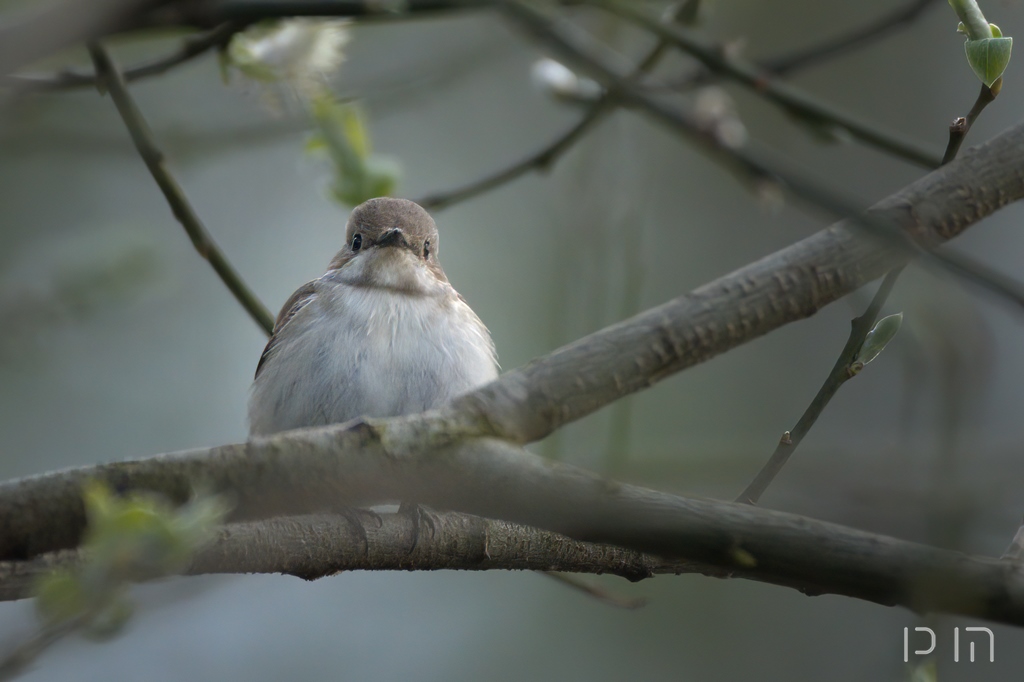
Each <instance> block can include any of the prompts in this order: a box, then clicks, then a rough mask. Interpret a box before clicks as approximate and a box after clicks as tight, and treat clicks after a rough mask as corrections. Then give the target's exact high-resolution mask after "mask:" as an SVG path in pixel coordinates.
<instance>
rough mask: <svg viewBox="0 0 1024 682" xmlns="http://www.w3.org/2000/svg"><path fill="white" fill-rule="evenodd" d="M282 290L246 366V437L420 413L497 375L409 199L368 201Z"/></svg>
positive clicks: (489, 350)
mask: <svg viewBox="0 0 1024 682" xmlns="http://www.w3.org/2000/svg"><path fill="white" fill-rule="evenodd" d="M345 240H346V243H345V247H344V248H343V249H342V250H341V251H339V252H338V255H336V256H335V257H334V260H332V261H331V264H330V266H329V267H328V269H327V272H326V273H324V275H323V276H322V277H320V278H319V279H315V280H313V281H312V282H309V283H308V284H306V285H304V286H302V287H300V288H299V290H298V291H296V292H295V293H294V294H292V296H291V298H289V299H288V301H287V303H285V305H284V307H283V308H282V309H281V313H280V314H279V315H278V317H277V323H276V324H275V325H274V333H273V336H271V338H270V342H269V343H268V344H267V347H266V349H265V350H264V351H263V355H262V357H260V361H259V365H258V366H257V367H256V379H255V381H254V382H253V386H252V392H251V394H250V398H249V432H250V435H253V436H258V435H266V434H270V433H275V432H277V431H284V430H287V429H294V428H299V427H303V426H318V425H323V424H335V423H339V422H344V421H348V420H350V419H353V418H355V417H360V416H366V417H390V416H397V415H401V414H410V413H414V412H421V411H423V410H427V409H430V408H433V407H437V406H439V405H441V404H443V403H445V402H447V401H448V400H450V399H451V398H453V397H455V396H457V395H459V394H461V393H465V392H466V391H468V390H470V389H472V388H474V387H476V386H479V385H481V384H485V383H487V382H489V381H491V380H492V379H494V378H496V377H497V375H498V366H497V361H496V358H495V353H494V343H493V342H492V341H491V336H490V333H489V332H488V331H487V328H486V327H485V326H484V325H483V323H482V322H481V321H480V318H478V317H477V316H476V314H475V313H474V312H473V310H472V309H471V308H470V307H469V305H467V304H466V302H465V301H464V300H463V298H462V296H460V295H459V293H458V292H457V291H455V289H454V288H453V287H452V285H451V284H449V283H448V278H447V277H445V274H444V270H442V269H441V264H440V263H439V262H438V260H437V255H438V247H439V246H440V244H439V243H438V235H437V226H436V225H435V224H434V220H433V219H432V218H431V217H430V215H429V214H428V213H427V212H426V211H425V210H423V208H421V207H420V206H419V205H418V204H416V203H414V202H412V201H407V200H405V199H391V198H378V199H371V200H369V201H367V202H365V203H363V204H360V205H359V206H357V207H356V208H355V209H354V210H353V211H352V214H351V215H350V216H349V219H348V226H347V228H346V234H345Z"/></svg>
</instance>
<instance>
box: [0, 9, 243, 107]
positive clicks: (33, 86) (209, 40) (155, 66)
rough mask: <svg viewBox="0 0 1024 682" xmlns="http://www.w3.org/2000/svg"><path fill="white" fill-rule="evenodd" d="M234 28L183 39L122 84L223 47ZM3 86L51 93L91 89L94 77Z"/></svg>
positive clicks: (38, 78) (130, 70)
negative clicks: (83, 88)
mask: <svg viewBox="0 0 1024 682" xmlns="http://www.w3.org/2000/svg"><path fill="white" fill-rule="evenodd" d="M238 28H239V27H238V25H237V24H231V23H224V24H221V25H220V26H218V27H216V28H214V29H213V30H211V31H206V32H204V33H202V34H200V35H195V36H189V37H187V38H185V39H184V40H183V41H182V42H181V45H180V46H179V47H178V48H177V49H176V50H174V51H173V52H171V53H169V54H166V55H162V56H160V57H155V58H153V59H151V60H149V61H146V62H143V63H140V64H136V65H134V66H129V67H127V68H125V69H124V70H123V71H122V73H121V75H122V77H123V78H124V81H125V82H126V83H131V82H132V81H136V80H141V79H143V78H149V77H151V76H158V75H160V74H162V73H166V72H167V71H169V70H170V69H173V68H174V67H176V66H180V65H181V64H184V63H186V62H189V61H191V60H193V59H195V58H196V57H200V56H202V55H204V54H206V53H207V52H209V51H210V50H212V49H214V48H220V47H223V46H224V45H226V44H227V42H228V41H229V40H230V39H231V36H233V35H234V34H235V33H236V32H237V31H238ZM4 84H5V85H8V86H10V87H12V88H15V89H16V90H18V91H33V92H34V91H52V90H67V89H71V88H82V87H89V86H95V85H96V84H97V80H96V73H95V72H93V71H84V70H81V71H79V70H71V69H68V70H64V71H59V72H57V73H53V74H15V75H11V76H7V78H6V79H4Z"/></svg>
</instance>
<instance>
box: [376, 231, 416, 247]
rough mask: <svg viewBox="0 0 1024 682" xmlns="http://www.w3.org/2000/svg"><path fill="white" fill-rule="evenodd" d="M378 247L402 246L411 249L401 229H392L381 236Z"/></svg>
mask: <svg viewBox="0 0 1024 682" xmlns="http://www.w3.org/2000/svg"><path fill="white" fill-rule="evenodd" d="M377 246H400V247H404V248H409V242H408V240H406V238H405V233H404V232H402V230H401V229H400V228H397V227H392V228H391V229H390V230H387V231H386V232H385V233H384V234H382V235H381V236H380V239H378V240H377Z"/></svg>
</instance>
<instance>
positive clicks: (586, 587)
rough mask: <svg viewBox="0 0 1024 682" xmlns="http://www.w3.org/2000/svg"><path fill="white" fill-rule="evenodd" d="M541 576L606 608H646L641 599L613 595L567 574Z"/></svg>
mask: <svg viewBox="0 0 1024 682" xmlns="http://www.w3.org/2000/svg"><path fill="white" fill-rule="evenodd" d="M541 575H544V576H547V577H548V578H552V579H553V580H556V581H558V582H560V583H562V584H563V585H566V586H568V587H571V588H573V589H574V590H578V591H580V592H582V593H583V594H585V595H587V596H588V597H593V598H594V599H596V600H598V601H599V602H602V603H605V604H607V605H608V606H614V607H615V608H618V609H629V610H633V609H639V608H642V607H644V606H647V600H646V599H644V598H643V597H624V596H622V595H620V594H615V593H613V592H611V591H610V590H607V589H605V588H604V587H601V586H600V585H596V584H594V583H592V582H585V581H584V580H582V579H581V578H578V577H576V576H575V575H570V574H568V573H542V574H541Z"/></svg>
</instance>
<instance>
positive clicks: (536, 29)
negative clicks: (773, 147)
mask: <svg viewBox="0 0 1024 682" xmlns="http://www.w3.org/2000/svg"><path fill="white" fill-rule="evenodd" d="M496 1H497V4H498V5H499V6H500V7H501V8H502V9H503V10H504V11H505V13H506V14H507V15H508V16H509V17H510V18H512V19H513V20H515V21H516V22H517V23H518V24H519V25H520V26H521V27H522V28H523V29H524V31H526V32H527V33H529V34H530V35H532V36H533V37H534V38H536V39H537V40H539V41H542V42H544V43H546V44H547V45H548V46H549V47H550V48H551V49H552V50H553V51H555V52H557V53H558V54H560V55H561V56H562V57H563V58H565V59H566V60H567V61H569V62H570V63H572V64H574V65H577V66H578V67H579V68H581V69H582V70H583V71H585V72H586V73H588V74H589V75H592V76H593V77H594V78H596V79H597V80H598V81H600V82H601V83H602V84H603V85H604V86H605V87H606V88H607V89H608V90H609V91H610V92H612V93H613V94H614V95H615V96H616V97H617V98H618V99H619V101H620V102H622V103H623V104H625V105H627V106H633V107H636V108H637V109H640V110H641V111H643V112H644V113H646V114H647V115H648V116H650V117H651V118H652V119H654V120H655V121H657V122H658V123H660V124H662V125H664V126H666V127H668V128H669V129H670V130H672V131H673V132H675V133H677V134H679V135H682V136H684V137H686V138H687V139H689V140H691V141H693V142H695V143H696V144H697V145H698V147H699V148H700V149H701V150H703V151H705V152H707V153H709V154H710V155H712V156H713V157H714V158H716V159H718V160H719V161H721V162H722V164H723V165H724V167H725V168H727V169H729V170H732V171H733V172H735V173H737V174H738V175H739V176H740V177H741V178H742V179H744V180H746V181H748V182H749V181H752V180H769V181H774V182H778V183H780V184H781V185H782V186H783V187H784V188H785V189H787V190H789V192H790V193H791V194H792V195H793V196H794V197H796V198H798V199H800V200H801V201H803V202H804V203H805V204H806V205H810V206H813V207H814V208H817V209H825V210H827V211H829V212H831V213H833V214H834V215H836V216H839V217H843V218H848V219H849V220H850V221H851V223H853V224H854V225H856V226H857V227H859V228H860V229H863V230H864V231H865V232H866V233H868V234H870V235H872V236H874V237H877V238H880V239H883V240H885V241H886V242H888V243H889V244H890V246H892V247H894V248H899V249H902V250H904V251H905V253H906V254H907V256H908V257H909V256H916V257H918V258H919V259H920V260H921V262H922V264H924V265H927V266H932V267H938V268H940V269H942V270H944V271H947V272H952V273H954V274H956V275H958V276H960V277H963V278H964V279H966V280H968V281H970V282H972V283H974V284H976V285H978V286H980V287H982V288H984V289H987V290H989V291H991V292H992V293H995V294H997V295H998V296H999V297H1000V298H1001V299H1003V300H1005V301H1009V302H1012V303H1013V304H1014V305H1015V306H1016V308H1017V309H1020V308H1024V286H1022V285H1021V283H1019V282H1017V281H1015V280H1014V279H1013V278H1010V277H1007V276H1006V275H1003V274H1002V273H999V272H998V271H995V270H993V269H992V268H990V267H988V266H987V265H985V264H983V263H979V262H978V261H975V260H974V259H972V258H970V257H968V256H965V255H963V254H958V253H953V252H949V251H945V250H940V249H930V248H926V247H925V246H922V243H927V242H920V241H918V240H915V239H913V238H911V237H910V236H909V235H907V234H906V233H905V232H901V231H900V230H899V229H897V228H896V225H895V224H894V223H892V222H888V221H885V220H879V219H878V216H877V215H872V214H870V213H868V214H865V213H862V212H861V211H860V209H859V208H858V206H857V205H856V203H854V202H852V201H850V200H848V199H846V198H844V197H842V196H840V195H838V194H837V193H836V192H835V191H833V190H831V189H829V188H826V187H824V186H822V185H821V184H819V183H818V182H817V181H815V180H812V179H810V178H808V177H804V176H802V175H800V174H797V173H796V172H793V171H791V170H789V169H786V168H785V167H784V166H783V164H782V163H780V162H779V161H778V160H776V159H773V158H772V157H770V156H769V155H768V154H766V153H765V152H763V151H760V150H757V149H756V148H755V147H754V145H753V144H747V145H745V146H742V147H738V146H735V145H732V144H729V143H727V142H726V141H724V140H722V139H720V138H719V137H718V135H717V134H716V132H715V131H714V130H710V129H708V127H707V125H706V124H705V123H704V122H703V121H701V120H700V118H699V117H696V116H694V115H693V114H692V113H691V112H688V111H685V110H681V109H676V108H673V107H670V106H668V105H666V104H664V103H663V102H661V101H659V100H658V99H655V98H652V97H650V96H649V95H648V93H646V92H644V91H643V90H642V89H641V88H638V87H636V86H634V85H633V84H632V83H630V82H628V81H627V79H626V78H624V77H623V76H621V75H620V72H621V69H620V68H618V66H619V65H618V64H613V63H611V62H610V61H608V60H606V59H605V58H604V57H603V56H602V53H601V49H600V45H598V44H596V43H595V42H594V41H593V39H592V38H591V36H589V34H587V33H586V32H584V31H581V30H580V29H579V27H577V26H575V25H573V24H568V23H566V22H565V21H562V20H558V19H554V20H553V19H550V18H549V17H547V16H546V15H544V14H542V13H540V12H538V11H537V10H536V9H535V8H534V7H532V6H531V5H528V4H526V3H523V2H519V1H517V0H496ZM556 24H557V25H556Z"/></svg>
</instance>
